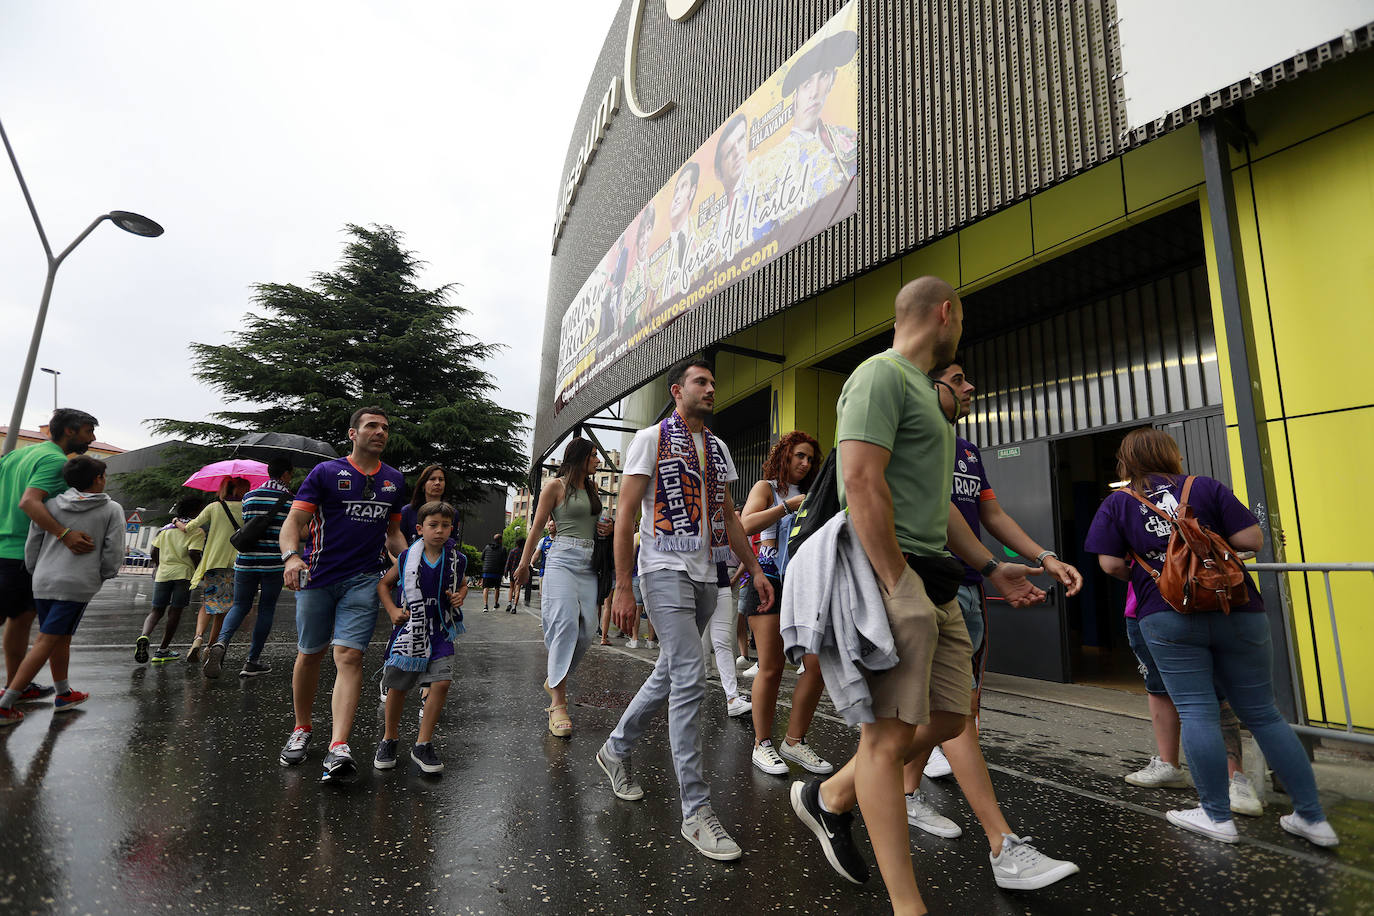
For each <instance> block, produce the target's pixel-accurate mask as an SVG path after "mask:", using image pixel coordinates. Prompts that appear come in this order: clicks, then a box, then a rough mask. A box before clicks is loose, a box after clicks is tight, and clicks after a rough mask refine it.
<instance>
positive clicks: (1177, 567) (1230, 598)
mask: <svg viewBox="0 0 1374 916" xmlns="http://www.w3.org/2000/svg"><path fill="white" fill-rule="evenodd" d="M1196 479H1197V478H1196V477H1191V476H1190V477H1189V478H1188V479H1187V480H1185V481H1184V482H1183V493H1182V496H1181V498H1180V499H1179V503H1178V518H1176V519H1174V518H1170V517H1169V515H1168V513H1166V512H1164V511H1163V510H1161V509H1160V508H1159V507H1158V506H1156V505H1155V504H1154V503H1152V502H1150V501H1149V500H1148V499H1146V498H1145V497H1143V496H1141V495H1140V494H1139V493H1137V492H1135V491H1134V490H1129V489H1128V490H1127V491H1126V492H1128V493H1130V494H1131V495H1132V496H1134V497H1135V498H1136V499H1138V500H1140V501H1141V503H1143V504H1144V505H1145V506H1147V507H1148V508H1149V509H1150V511H1152V512H1154V513H1155V514H1156V515H1158V516H1159V517H1160V518H1162V519H1164V520H1165V521H1166V522H1168V523H1170V524H1171V525H1172V526H1173V529H1174V530H1173V533H1172V534H1170V535H1169V544H1168V546H1167V547H1166V548H1165V552H1164V568H1163V569H1162V570H1160V571H1159V572H1155V568H1154V567H1153V566H1151V565H1150V564H1149V563H1146V562H1145V561H1144V560H1143V559H1141V557H1140V555H1139V554H1138V553H1136V552H1135V551H1131V556H1133V557H1135V561H1136V562H1137V563H1139V564H1140V565H1141V566H1142V567H1143V568H1144V569H1145V571H1146V572H1148V573H1149V574H1150V575H1151V576H1153V577H1154V580H1155V585H1156V586H1157V587H1158V588H1159V594H1160V597H1161V598H1163V599H1164V600H1165V601H1167V602H1168V603H1169V607H1171V608H1173V609H1174V610H1176V611H1178V612H1179V613H1180V614H1200V613H1203V612H1205V611H1217V610H1219V611H1221V612H1222V613H1225V614H1229V613H1231V607H1232V606H1233V605H1241V604H1245V603H1246V602H1247V601H1249V600H1250V592H1249V590H1248V589H1247V588H1246V587H1245V569H1244V567H1243V566H1241V562H1240V559H1239V558H1238V557H1237V556H1236V552H1235V551H1234V550H1233V549H1232V548H1231V545H1230V544H1228V543H1226V539H1225V538H1223V537H1222V536H1221V535H1219V534H1217V533H1216V532H1215V531H1212V530H1211V529H1210V528H1207V527H1206V526H1205V525H1203V524H1202V523H1201V522H1199V521H1198V520H1197V517H1196V516H1195V515H1194V514H1193V508H1192V506H1189V505H1188V494H1189V492H1190V491H1191V490H1192V489H1193V481H1194V480H1196Z"/></svg>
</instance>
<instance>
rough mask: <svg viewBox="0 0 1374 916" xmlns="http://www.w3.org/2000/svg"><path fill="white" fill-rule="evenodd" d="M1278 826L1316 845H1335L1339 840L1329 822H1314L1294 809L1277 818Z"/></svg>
mask: <svg viewBox="0 0 1374 916" xmlns="http://www.w3.org/2000/svg"><path fill="white" fill-rule="evenodd" d="M1279 826H1280V827H1282V828H1283V829H1284V830H1287V831H1288V832H1289V833H1291V834H1293V835H1294V836H1300V837H1302V838H1303V839H1304V840H1306V841H1307V842H1309V843H1314V844H1316V845H1317V846H1337V845H1339V844H1340V842H1341V840H1340V837H1338V836H1336V831H1334V830H1332V829H1331V824H1330V823H1329V822H1327V821H1318V822H1317V823H1315V824H1314V823H1312V822H1311V821H1309V820H1307V819H1305V818H1304V817H1303V816H1302V815H1301V814H1299V813H1298V812H1296V811H1294V812H1293V813H1292V814H1285V815H1284V816H1283V817H1281V818H1279Z"/></svg>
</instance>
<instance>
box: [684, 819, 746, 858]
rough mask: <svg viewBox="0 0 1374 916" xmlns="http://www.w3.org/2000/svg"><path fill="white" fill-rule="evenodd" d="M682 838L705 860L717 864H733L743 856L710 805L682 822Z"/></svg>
mask: <svg viewBox="0 0 1374 916" xmlns="http://www.w3.org/2000/svg"><path fill="white" fill-rule="evenodd" d="M682 836H683V838H684V839H686V840H687V842H689V843H691V844H692V845H693V846H695V847H696V848H697V851H698V852H700V853H701V854H702V855H704V856H705V857H706V858H708V859H715V860H716V861H717V862H733V861H735V860H736V859H738V858H739V857H740V856H742V855H744V851H743V850H742V849H740V848H739V844H738V843H736V842H735V841H734V840H732V839H730V834H728V833H726V832H725V828H724V827H722V826H721V823H720V819H719V818H717V817H716V813H715V812H714V811H712V810H711V806H710V805H703V806H702V807H700V808H698V809H697V810H696V811H693V812H692V815H691V817H688V818H686V819H685V820H683V822H682Z"/></svg>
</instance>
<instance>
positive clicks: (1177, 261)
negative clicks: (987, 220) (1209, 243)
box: [815, 203, 1204, 375]
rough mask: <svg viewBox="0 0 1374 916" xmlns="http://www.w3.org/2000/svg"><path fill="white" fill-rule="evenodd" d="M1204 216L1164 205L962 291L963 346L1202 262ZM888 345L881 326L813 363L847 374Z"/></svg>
mask: <svg viewBox="0 0 1374 916" xmlns="http://www.w3.org/2000/svg"><path fill="white" fill-rule="evenodd" d="M1203 256H1204V255H1203V244H1202V215H1201V211H1200V208H1199V207H1198V205H1197V204H1196V203H1192V204H1188V205H1187V206H1183V207H1179V208H1177V209H1175V210H1170V211H1168V212H1167V213H1163V214H1161V215H1159V216H1157V217H1155V218H1153V219H1150V220H1146V221H1145V222H1143V223H1137V224H1135V225H1133V226H1130V227H1128V228H1126V229H1123V230H1122V231H1120V232H1116V233H1113V234H1112V235H1109V236H1107V237H1106V238H1104V239H1101V240H1099V241H1096V242H1093V243H1092V244H1090V245H1084V246H1083V247H1082V248H1078V249H1075V250H1073V251H1071V252H1069V253H1067V254H1064V255H1061V256H1060V257H1058V258H1055V259H1054V260H1053V261H1048V262H1046V263H1044V264H1040V265H1037V266H1035V267H1032V268H1030V269H1028V270H1025V271H1023V272H1021V273H1019V274H1016V275H1015V276H1013V277H1008V278H1007V279H1005V280H1003V281H1001V282H1000V283H996V284H994V285H992V286H989V287H987V288H986V289H980V290H978V291H977V292H976V293H969V294H968V295H967V296H965V297H964V336H963V340H962V342H961V343H962V344H963V345H968V344H973V343H977V342H978V341H980V340H986V339H987V338H989V337H995V336H996V335H998V334H1002V333H1005V332H1007V331H1010V330H1013V329H1015V328H1018V327H1021V326H1023V325H1026V324H1029V323H1031V322H1033V321H1039V320H1041V319H1043V318H1047V317H1050V316H1052V315H1056V314H1059V313H1060V312H1067V311H1069V310H1071V309H1074V308H1077V307H1079V306H1082V305H1086V304H1088V303H1091V302H1098V301H1100V300H1102V299H1105V298H1107V297H1109V296H1111V295H1113V294H1114V293H1118V292H1120V291H1122V290H1126V289H1131V288H1134V287H1137V286H1140V285H1141V284H1143V283H1147V282H1149V281H1150V280H1154V279H1157V278H1159V277H1163V276H1167V275H1170V274H1174V273H1177V272H1178V271H1180V270H1183V269H1185V268H1188V267H1192V266H1194V265H1196V264H1200V263H1202V260H1203ZM890 346H892V332H891V331H884V332H883V333H881V334H878V335H875V336H874V337H870V338H869V339H868V340H865V341H862V342H860V343H857V344H855V345H854V346H852V347H850V348H849V349H848V350H844V351H843V352H840V353H836V354H834V355H833V356H830V357H827V358H826V359H824V360H822V361H820V362H819V363H816V366H815V367H816V368H817V369H826V370H829V371H831V372H840V373H843V374H845V375H848V374H849V373H850V372H853V371H854V367H856V366H857V365H859V363H861V362H863V361H864V360H865V359H867V358H868V357H870V356H872V355H873V354H875V353H881V352H882V351H883V350H886V349H887V348H888V347H890Z"/></svg>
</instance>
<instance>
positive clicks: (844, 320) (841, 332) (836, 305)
mask: <svg viewBox="0 0 1374 916" xmlns="http://www.w3.org/2000/svg"><path fill="white" fill-rule="evenodd" d="M854 330H855V328H854V284H853V283H846V284H845V285H844V286H839V287H836V288H835V289H832V290H830V291H829V292H827V293H822V294H821V295H820V297H819V298H818V299H817V300H816V352H818V353H823V352H825V351H826V350H831V349H834V348H836V347H839V346H842V345H844V344H846V343H848V342H849V341H850V340H851V339H853V337H854ZM803 355H809V354H803Z"/></svg>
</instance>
